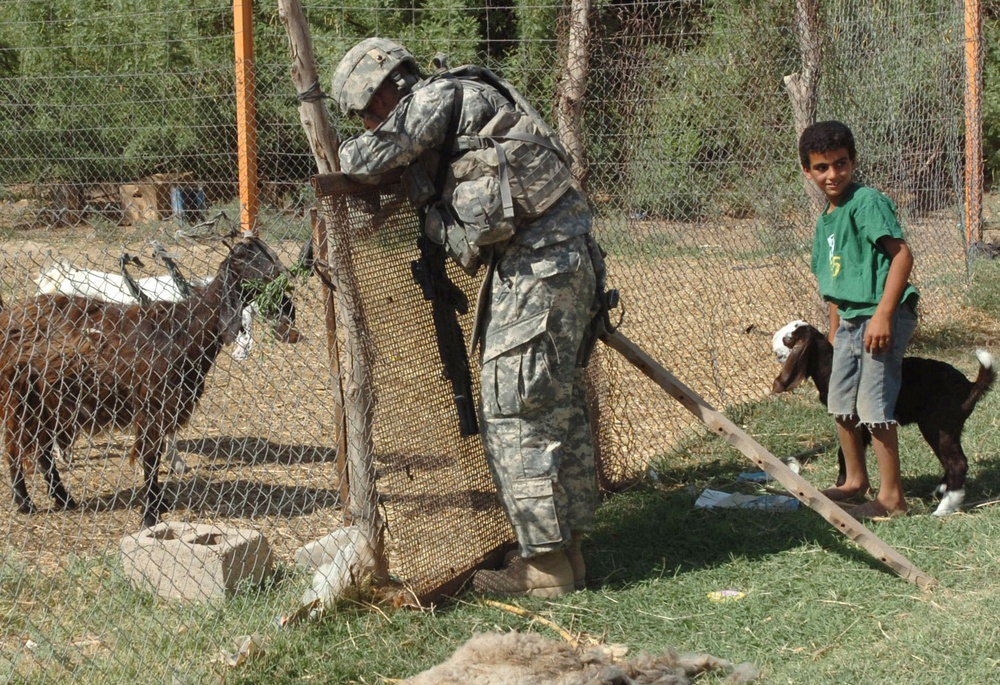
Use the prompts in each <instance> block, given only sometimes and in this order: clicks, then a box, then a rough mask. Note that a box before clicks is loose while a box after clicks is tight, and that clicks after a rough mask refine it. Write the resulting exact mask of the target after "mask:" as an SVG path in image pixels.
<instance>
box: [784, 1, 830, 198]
mask: <svg viewBox="0 0 1000 685" xmlns="http://www.w3.org/2000/svg"><path fill="white" fill-rule="evenodd" d="M795 18H796V21H795V26H796V30H797V32H798V34H799V51H800V52H801V53H802V69H801V70H800V71H799V73H797V74H789V75H788V76H786V77H785V89H786V90H787V91H788V97H789V99H790V100H791V103H792V117H793V119H794V122H795V134H796V135H795V138H796V140H798V138H799V137H801V135H802V132H803V131H804V130H806V128H807V127H808V126H811V125H812V124H814V123H816V100H817V93H816V89H817V87H818V86H819V77H820V60H821V58H822V46H823V37H822V35H821V34H820V25H819V0H796V2H795ZM805 186H806V195H808V196H809V200H810V204H811V205H812V207H813V210H814V213H816V214H818V213H819V212H821V211H822V210H823V204H824V197H823V193H822V192H820V190H819V189H818V188H816V186H815V184H813V183H811V182H810V181H809V180H808V179H807V180H806V181H805Z"/></svg>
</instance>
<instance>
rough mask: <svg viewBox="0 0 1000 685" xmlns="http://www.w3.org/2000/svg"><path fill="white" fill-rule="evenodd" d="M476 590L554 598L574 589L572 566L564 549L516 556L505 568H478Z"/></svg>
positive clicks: (475, 581)
mask: <svg viewBox="0 0 1000 685" xmlns="http://www.w3.org/2000/svg"><path fill="white" fill-rule="evenodd" d="M472 589H473V590H474V591H475V592H481V593H489V594H493V595H508V596H514V595H526V596H528V597H543V598H546V599H551V598H553V597H562V596H563V595H566V594H569V593H570V592H573V589H574V584H573V567H572V566H570V564H569V559H568V558H567V557H566V553H565V552H564V551H562V550H558V551H555V552H546V553H545V554H539V555H538V556H537V557H531V558H530V559H525V558H524V557H522V556H516V557H514V558H513V560H511V562H510V564H509V565H508V566H507V568H505V569H504V570H502V571H476V573H475V575H473V576H472Z"/></svg>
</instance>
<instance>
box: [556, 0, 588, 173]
mask: <svg viewBox="0 0 1000 685" xmlns="http://www.w3.org/2000/svg"><path fill="white" fill-rule="evenodd" d="M589 67H590V0H573V1H572V4H571V6H570V11H569V41H568V45H567V48H566V68H565V71H564V72H563V77H562V80H560V82H559V87H558V89H557V91H556V129H557V130H558V131H559V137H560V138H561V139H562V142H563V145H565V146H566V150H567V152H569V155H570V159H571V160H572V166H573V176H574V177H576V180H577V182H578V183H579V184H580V187H581V188H586V182H587V151H586V148H585V147H584V141H583V102H584V100H583V99H584V96H585V95H586V93H587V75H588V71H589Z"/></svg>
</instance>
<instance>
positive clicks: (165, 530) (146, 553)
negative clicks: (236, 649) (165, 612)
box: [121, 522, 273, 601]
mask: <svg viewBox="0 0 1000 685" xmlns="http://www.w3.org/2000/svg"><path fill="white" fill-rule="evenodd" d="M121 553H122V566H123V568H124V571H125V575H126V576H128V577H129V579H130V580H131V581H132V584H133V585H134V586H135V587H136V588H139V589H144V590H149V591H152V592H155V593H156V594H158V595H160V596H161V597H167V598H171V599H187V600H198V601H202V600H207V599H212V598H215V597H222V596H225V595H227V594H231V593H232V592H233V591H234V590H235V589H236V586H237V585H238V584H239V583H240V581H242V580H243V579H244V578H249V579H251V580H252V581H253V582H260V581H261V580H263V579H264V578H265V577H266V576H267V575H268V574H270V573H271V568H272V565H273V557H272V554H271V546H270V545H269V544H268V542H267V540H266V539H265V538H264V536H263V535H261V534H260V533H259V532H257V531H255V530H249V529H246V528H229V527H224V526H214V525H208V524H191V523H180V522H167V523H160V524H158V525H156V526H153V527H152V528H145V529H143V530H141V531H139V532H138V533H134V534H132V535H127V536H125V537H124V538H122V542H121Z"/></svg>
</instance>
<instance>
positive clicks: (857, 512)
mask: <svg viewBox="0 0 1000 685" xmlns="http://www.w3.org/2000/svg"><path fill="white" fill-rule="evenodd" d="M907 509H908V507H907V506H906V503H905V502H904V503H903V504H902V505H901V506H898V507H893V508H889V507H887V506H885V505H884V504H882V503H881V502H879V501H878V500H877V499H873V500H872V501H871V502H866V503H864V504H860V505H858V506H856V507H853V508H852V509H851V510H850V514H851V516H853V517H854V518H856V519H859V520H860V519H872V520H875V521H878V520H886V519H894V518H898V517H900V516H906V512H907Z"/></svg>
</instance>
